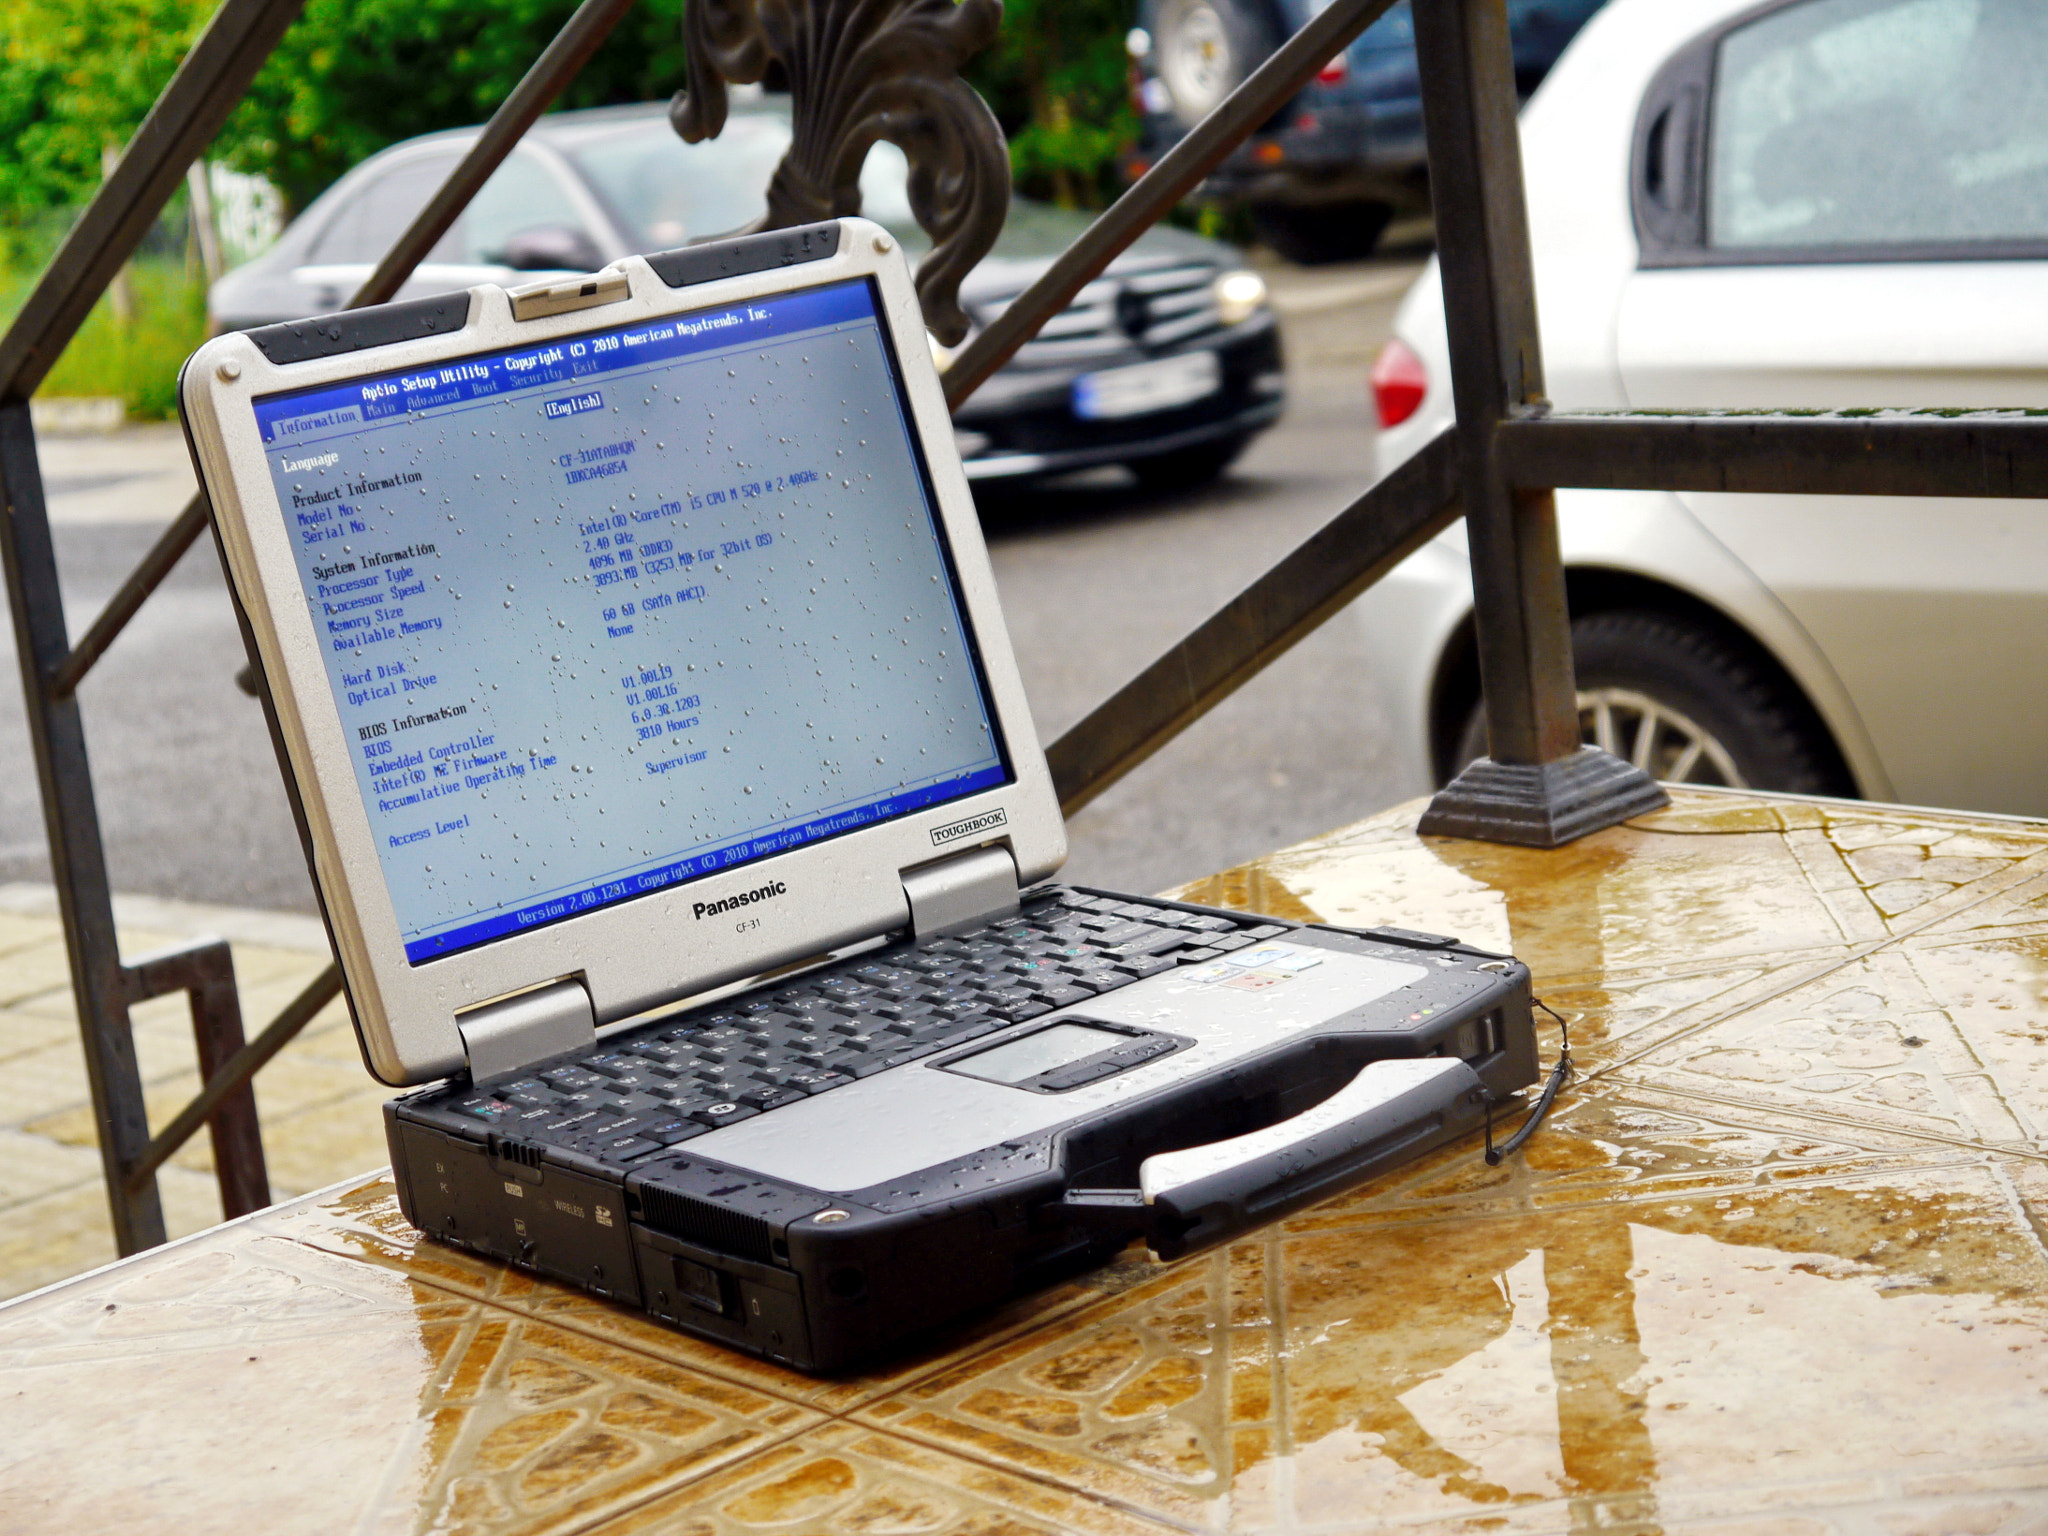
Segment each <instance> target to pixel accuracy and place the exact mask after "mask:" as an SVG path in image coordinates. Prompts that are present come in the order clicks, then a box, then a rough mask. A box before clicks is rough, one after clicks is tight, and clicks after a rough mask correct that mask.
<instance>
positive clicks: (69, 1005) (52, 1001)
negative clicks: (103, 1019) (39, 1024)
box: [7, 977, 78, 1030]
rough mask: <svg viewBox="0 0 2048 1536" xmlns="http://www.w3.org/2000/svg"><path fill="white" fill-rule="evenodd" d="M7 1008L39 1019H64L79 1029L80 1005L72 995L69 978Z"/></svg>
mask: <svg viewBox="0 0 2048 1536" xmlns="http://www.w3.org/2000/svg"><path fill="white" fill-rule="evenodd" d="M7 1006H8V1007H11V1008H14V1009H17V1010H19V1011H20V1012H22V1013H32V1014H35V1015H36V1016H37V1017H38V1018H44V1019H62V1020H63V1021H64V1022H65V1023H67V1024H69V1025H70V1026H71V1027H72V1028H73V1030H76V1029H77V1027H78V1005H77V1002H76V1000H75V999H74V998H73V997H72V995H71V982H70V979H69V978H68V977H67V978H66V979H65V980H64V981H63V982H61V983H60V984H59V985H57V986H54V987H45V988H44V989H43V990H42V991H40V992H32V993H30V994H29V995H28V996H27V997H23V998H20V999H17V1000H16V1001H15V1002H13V1003H10V1004H8V1005H7Z"/></svg>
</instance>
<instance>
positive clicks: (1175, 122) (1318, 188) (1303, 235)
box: [1131, 0, 1602, 262]
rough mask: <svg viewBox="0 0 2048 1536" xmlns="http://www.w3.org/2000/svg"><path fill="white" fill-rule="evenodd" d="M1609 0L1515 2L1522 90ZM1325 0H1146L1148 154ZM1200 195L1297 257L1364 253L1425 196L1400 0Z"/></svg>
mask: <svg viewBox="0 0 2048 1536" xmlns="http://www.w3.org/2000/svg"><path fill="white" fill-rule="evenodd" d="M1325 3H1326V0H1325ZM1601 3H1602V0H1507V7H1508V27H1509V35H1510V37H1511V38H1512V40H1513V44H1514V55H1515V87H1516V89H1517V91H1518V92H1519V93H1520V94H1521V95H1523V96H1525V97H1526V96H1527V95H1528V94H1529V93H1530V92H1531V91H1533V90H1535V89H1536V86H1537V84H1538V82H1540V81H1541V80H1542V79H1543V76H1544V75H1545V74H1546V73H1548V71H1549V69H1550V66H1551V65H1552V64H1553V63H1554V62H1556V59H1557V56H1558V55H1559V54H1560V53H1562V52H1563V51H1564V46H1565V44H1566V43H1568V42H1570V41H1571V40H1572V38H1573V37H1575V36H1576V35H1577V34H1578V30H1579V28H1581V27H1583V26H1584V25H1585V24H1586V21H1587V19H1588V18H1589V17H1590V16H1592V14H1593V13H1594V12H1595V11H1597V10H1599V9H1600V6H1601ZM1322 8H1323V5H1322V4H1321V3H1318V0H1140V5H1139V8H1138V15H1139V22H1140V25H1139V27H1138V28H1137V30H1135V31H1134V32H1132V34H1131V53H1132V57H1133V60H1134V65H1135V68H1136V70H1137V97H1138V105H1139V108H1140V110H1141V111H1142V112H1143V113H1144V116H1145V149H1144V155H1145V157H1148V158H1156V157H1157V156H1158V155H1160V154H1163V153H1164V152H1165V151H1166V150H1167V149H1169V148H1171V147H1172V146H1173V145H1174V144H1175V143H1176V142H1178V141H1179V139H1180V137H1181V135H1182V134H1184V133H1186V132H1187V130H1188V129H1189V128H1191V127H1193V126H1194V125H1195V124H1196V123H1198V122H1200V121H1201V120H1202V118H1203V117H1204V116H1206V115H1207V114H1208V113H1209V111H1210V110H1211V109H1212V108H1213V107H1215V106H1216V104H1217V103H1218V102H1220V101H1222V100H1223V98H1224V97H1225V96H1228V95H1229V94H1230V92H1231V91H1233V90H1234V89H1236V88H1237V86H1238V85H1239V84H1240V83H1241V82H1242V81H1243V80H1244V78H1245V77H1246V76H1247V75H1249V74H1250V73H1251V72H1252V71H1253V70H1254V69H1256V68H1258V66H1259V65H1260V64H1261V63H1263V62H1264V61H1265V58H1266V56H1267V55H1268V54H1270V53H1271V52H1272V51H1273V50H1274V49H1275V48H1277V47H1279V46H1280V44H1281V43H1283V42H1285V41H1286V40H1287V38H1289V37H1290V36H1292V35H1293V34H1294V33H1295V32H1297V31H1299V30H1300V29H1301V27H1302V26H1303V25H1304V24H1305V23H1306V22H1307V21H1308V20H1309V19H1310V17H1312V16H1313V15H1314V14H1315V13H1316V12H1317V11H1319V10H1321V9H1322ZM1203 195H1204V196H1205V197H1208V198H1211V199H1214V200H1216V201H1219V202H1226V203H1235V204H1242V205H1243V206H1244V207H1245V208H1247V209H1248V210H1249V212H1250V214H1251V219H1252V224H1253V227H1254V228H1256V229H1257V230H1258V232H1259V234H1260V236H1261V237H1262V238H1263V239H1264V240H1265V241H1266V243H1267V244H1269V245H1271V246H1272V247H1273V249H1274V250H1276V251H1278V252H1279V253H1280V254H1281V255H1282V256H1285V257H1287V258H1288V259H1289V260H1291V261H1299V262H1319V261H1341V260H1345V259H1347V258H1350V257H1357V256H1366V255H1370V254H1371V252H1372V249H1373V246H1374V245H1375V244H1377V243H1378V241H1379V237H1380V233H1381V231H1383V230H1384V229H1385V228H1386V226H1387V223H1388V221H1389V220H1390V219H1391V218H1392V217H1393V215H1394V214H1395V212H1396V211H1398V210H1399V209H1402V208H1422V207H1425V206H1427V203H1428V190H1427V178H1426V175H1425V160H1424V154H1423V145H1422V87H1421V83H1420V74H1419V71H1418V70H1417V67H1416V63H1415V20H1414V17H1413V16H1412V15H1411V14H1410V13H1409V9H1408V5H1407V3H1406V0H1403V3H1402V4H1400V5H1397V6H1395V7H1393V9H1391V10H1389V11H1388V12H1387V13H1386V15H1384V16H1382V17H1381V18H1380V19H1379V20H1378V21H1376V22H1374V23H1373V24H1372V25H1371V26H1369V27H1367V28H1366V29H1365V31H1364V32H1362V33H1360V34H1359V36H1358V39H1357V41H1355V42H1353V43H1352V45H1351V46H1350V47H1349V48H1348V49H1346V50H1345V51H1344V52H1343V53H1342V54H1341V55H1339V56H1338V57H1337V58H1336V59H1334V60H1332V61H1331V63H1330V65H1329V67H1328V68H1326V69H1325V70H1324V71H1323V72H1322V73H1321V74H1320V75H1318V76H1317V77H1316V79H1315V81H1314V82H1313V83H1312V84H1310V85H1309V86H1308V87H1307V88H1306V89H1305V90H1303V91H1302V92H1301V94H1300V95H1298V96H1296V97H1295V98H1294V100H1292V101H1291V102H1289V103H1288V104H1287V105H1286V106H1284V107H1282V108H1281V109H1280V110H1279V111H1278V112H1276V113H1275V114H1274V115H1273V117H1272V119H1271V120H1270V121H1268V122H1267V123H1266V124H1265V125H1264V126H1263V127H1261V128H1260V129H1259V131H1258V132H1257V133H1255V134H1254V135H1253V136H1252V137H1251V138H1250V139H1249V140H1247V141H1246V142H1245V143H1244V144H1243V145H1241V146H1240V147H1239V148H1238V149H1237V150H1236V151H1235V152H1234V153H1233V154H1232V155H1231V156H1230V158H1229V159H1227V160H1225V161H1224V162H1223V164H1222V165H1220V166H1218V167H1217V169H1216V171H1215V173H1214V174H1213V175H1212V176H1210V178H1209V180H1208V181H1207V182H1206V183H1205V184H1204V187H1203Z"/></svg>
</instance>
